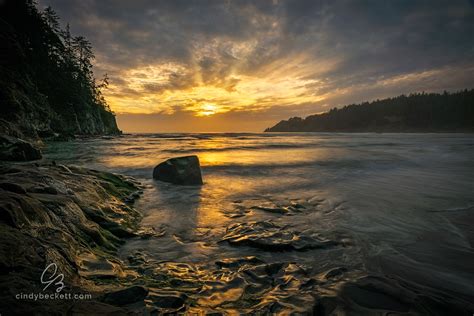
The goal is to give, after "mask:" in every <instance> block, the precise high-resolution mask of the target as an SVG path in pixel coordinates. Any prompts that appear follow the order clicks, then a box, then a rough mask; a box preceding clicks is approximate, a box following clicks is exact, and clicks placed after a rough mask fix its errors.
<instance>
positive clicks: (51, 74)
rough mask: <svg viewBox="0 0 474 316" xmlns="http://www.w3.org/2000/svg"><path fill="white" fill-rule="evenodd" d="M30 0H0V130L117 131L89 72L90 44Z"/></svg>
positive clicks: (39, 134)
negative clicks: (61, 26)
mask: <svg viewBox="0 0 474 316" xmlns="http://www.w3.org/2000/svg"><path fill="white" fill-rule="evenodd" d="M58 21H59V18H58V17H57V15H56V14H55V13H54V11H53V10H52V9H50V8H47V9H46V10H45V11H44V12H40V11H38V9H37V8H36V6H35V4H34V2H32V1H31V0H7V1H2V2H1V3H0V42H1V43H2V44H1V46H0V104H1V107H2V111H1V112H0V134H7V135H10V136H15V137H20V138H30V139H37V138H43V137H53V136H55V135H56V136H57V134H60V135H63V136H66V137H70V136H72V135H76V134H81V135H97V134H118V133H120V130H119V129H118V127H117V124H116V122H115V116H114V114H113V113H112V112H111V111H110V109H109V108H108V106H107V104H106V102H105V100H104V98H103V96H102V94H101V88H103V87H105V85H106V81H104V82H101V83H97V82H96V80H95V78H94V76H93V72H92V64H91V61H92V59H93V57H94V56H93V53H92V48H91V45H90V43H89V42H87V40H85V39H84V38H83V37H81V36H76V37H73V36H71V34H70V32H69V28H66V29H65V30H63V29H61V28H60V26H59V22H58Z"/></svg>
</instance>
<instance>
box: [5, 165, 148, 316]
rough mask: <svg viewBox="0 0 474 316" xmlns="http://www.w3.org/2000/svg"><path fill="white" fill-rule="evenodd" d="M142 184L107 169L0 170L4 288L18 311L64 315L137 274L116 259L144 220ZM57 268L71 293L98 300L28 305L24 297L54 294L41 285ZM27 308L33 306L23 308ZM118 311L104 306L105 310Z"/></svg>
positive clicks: (32, 167)
mask: <svg viewBox="0 0 474 316" xmlns="http://www.w3.org/2000/svg"><path fill="white" fill-rule="evenodd" d="M139 193H140V187H139V183H137V182H136V181H134V180H133V179H131V178H126V177H124V176H119V175H115V174H111V173H107V172H100V171H96V170H88V169H84V168H79V167H74V166H64V165H56V164H49V165H45V164H41V165H40V164H31V163H29V164H3V165H1V166H0V214H1V216H0V219H1V220H0V230H1V234H0V238H1V242H0V245H1V246H0V270H1V271H2V275H1V276H0V288H1V300H2V305H3V306H4V307H6V308H8V309H9V310H5V309H3V310H2V312H8V311H11V312H12V313H15V314H18V313H23V312H25V313H28V312H32V311H34V312H35V314H38V313H45V314H46V313H54V312H57V313H59V314H62V313H64V312H65V311H74V310H75V308H76V307H77V308H82V307H81V306H83V305H84V304H87V305H90V304H100V305H104V303H99V302H100V301H101V300H103V298H102V294H103V293H105V292H110V291H113V290H114V289H116V288H119V286H120V282H110V284H108V285H104V284H100V282H98V280H118V279H122V278H129V277H132V276H131V275H130V272H129V271H127V270H126V269H125V267H124V266H123V264H122V263H121V262H120V260H118V259H117V257H116V251H117V249H118V247H120V245H121V244H122V243H123V238H126V237H131V236H136V235H137V231H138V229H137V228H138V223H139V221H140V218H141V215H140V213H139V212H138V211H136V210H135V209H134V208H133V207H132V206H131V204H132V203H133V201H134V199H135V198H137V197H138V196H139ZM51 263H54V264H55V265H56V266H57V267H58V274H59V273H61V274H63V275H64V284H65V288H64V290H63V291H61V292H62V293H63V294H65V293H90V294H92V300H88V301H83V302H81V301H78V302H75V303H74V304H71V302H68V301H61V300H59V301H56V300H55V301H48V300H46V301H36V302H35V301H31V300H27V301H26V302H25V301H22V300H18V299H16V297H15V296H16V295H17V294H19V293H31V292H33V293H50V294H53V293H54V290H55V287H54V286H51V287H50V288H48V289H47V290H46V291H43V287H44V286H45V284H44V283H43V284H42V282H40V281H41V280H40V276H41V275H42V272H43V271H44V269H45V268H46V267H47V266H48V265H49V264H51ZM25 303H27V304H25ZM107 308H110V310H111V311H113V310H115V309H116V308H114V307H113V306H109V307H107V306H105V308H104V309H105V310H107Z"/></svg>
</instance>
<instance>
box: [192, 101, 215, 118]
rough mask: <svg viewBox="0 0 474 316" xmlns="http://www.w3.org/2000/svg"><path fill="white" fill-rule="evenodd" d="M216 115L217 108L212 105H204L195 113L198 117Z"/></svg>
mask: <svg viewBox="0 0 474 316" xmlns="http://www.w3.org/2000/svg"><path fill="white" fill-rule="evenodd" d="M216 113H217V106H216V105H214V104H209V103H206V104H203V105H202V107H201V111H199V112H198V113H197V115H199V116H210V115H213V114H216Z"/></svg>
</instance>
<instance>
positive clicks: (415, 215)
mask: <svg viewBox="0 0 474 316" xmlns="http://www.w3.org/2000/svg"><path fill="white" fill-rule="evenodd" d="M191 154H196V155H198V156H199V159H200V161H201V166H202V173H203V179H204V185H203V186H202V187H185V186H175V185H171V184H167V183H162V182H158V181H154V180H153V179H152V177H151V175H152V170H153V167H154V166H155V165H157V164H158V163H159V162H161V161H163V160H165V159H167V158H171V157H176V156H183V155H191ZM45 157H46V158H47V159H51V160H56V161H57V162H61V163H66V164H75V165H81V166H85V167H88V168H96V169H103V170H106V171H111V172H117V173H122V174H126V175H129V176H133V177H135V178H137V179H138V180H139V181H141V182H142V183H143V184H144V185H145V190H144V194H143V196H142V198H141V199H139V200H138V203H137V204H136V207H137V208H138V209H139V210H141V211H142V212H143V214H144V218H143V222H142V224H143V226H145V227H146V226H149V227H154V228H155V229H156V230H157V231H160V232H163V233H164V235H163V236H162V237H160V238H151V239H140V238H136V239H132V240H130V241H128V242H127V243H126V244H125V246H124V247H123V248H122V249H121V251H120V255H121V256H122V258H124V260H125V258H127V256H129V255H130V254H131V253H133V252H134V251H136V250H140V251H143V252H146V253H147V255H149V256H151V257H152V258H153V259H155V260H157V261H174V262H185V263H199V264H204V265H205V264H209V265H213V263H214V262H215V261H217V260H220V259H224V258H235V257H243V256H251V255H252V256H258V257H259V258H260V259H262V260H264V261H265V262H281V261H285V262H296V263H298V264H302V265H305V266H310V267H311V268H312V269H313V270H314V271H325V270H328V269H331V268H334V267H345V268H348V269H349V270H354V271H366V272H367V273H371V274H382V275H385V276H396V277H399V278H403V279H404V280H408V281H409V282H413V283H416V284H418V285H420V286H425V285H426V286H428V287H431V288H435V289H438V290H442V291H444V292H446V293H454V294H456V295H458V296H459V295H461V296H464V297H465V298H467V299H468V300H469V299H470V298H473V297H474V282H472V281H473V280H474V268H473V267H474V250H473V246H474V225H473V224H474V194H473V193H474V135H471V134H372V133H370V134H337V133H331V134H326V133H301V134H300V133H298V134H273V133H272V134H137V135H125V136H123V137H117V138H111V139H86V140H77V141H72V142H66V143H51V144H48V147H47V149H46V154H45ZM296 204H298V205H302V206H304V208H303V210H302V211H299V212H290V213H288V214H279V213H272V212H268V211H266V210H264V209H258V208H255V207H256V206H257V207H258V206H268V207H270V208H271V207H275V206H281V207H288V206H291V205H296ZM267 220H270V221H271V222H272V223H277V224H278V225H280V226H281V227H284V228H285V229H286V228H288V229H291V230H292V231H296V232H302V233H305V234H309V235H318V236H322V237H324V238H325V239H329V240H335V241H337V243H338V245H339V246H337V247H328V248H321V249H310V250H307V251H278V252H275V251H265V250H262V249H258V248H255V247H250V246H245V245H244V246H235V245H230V244H228V243H226V242H223V241H222V238H223V236H224V235H225V234H226V231H227V230H228V227H229V226H231V225H232V224H234V223H250V222H259V221H267Z"/></svg>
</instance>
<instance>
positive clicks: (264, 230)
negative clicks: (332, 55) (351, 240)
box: [222, 221, 337, 251]
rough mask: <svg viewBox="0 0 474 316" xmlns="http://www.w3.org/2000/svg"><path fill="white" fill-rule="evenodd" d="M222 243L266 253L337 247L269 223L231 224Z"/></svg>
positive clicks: (320, 239) (322, 240)
mask: <svg viewBox="0 0 474 316" xmlns="http://www.w3.org/2000/svg"><path fill="white" fill-rule="evenodd" d="M222 241H227V242H228V243H229V244H231V245H234V246H250V247H254V248H259V249H263V250H266V251H288V250H296V251H305V250H309V249H317V248H328V247H332V246H335V245H337V242H336V241H333V240H328V239H322V238H319V237H315V236H311V235H306V234H304V233H299V232H296V231H293V230H290V229H287V228H286V227H282V226H279V225H277V224H275V223H273V222H271V221H263V222H248V223H237V224H232V225H230V226H229V227H227V232H226V234H225V236H224V237H223V238H222Z"/></svg>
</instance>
